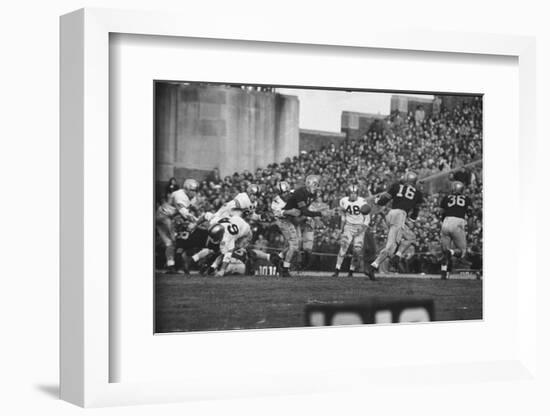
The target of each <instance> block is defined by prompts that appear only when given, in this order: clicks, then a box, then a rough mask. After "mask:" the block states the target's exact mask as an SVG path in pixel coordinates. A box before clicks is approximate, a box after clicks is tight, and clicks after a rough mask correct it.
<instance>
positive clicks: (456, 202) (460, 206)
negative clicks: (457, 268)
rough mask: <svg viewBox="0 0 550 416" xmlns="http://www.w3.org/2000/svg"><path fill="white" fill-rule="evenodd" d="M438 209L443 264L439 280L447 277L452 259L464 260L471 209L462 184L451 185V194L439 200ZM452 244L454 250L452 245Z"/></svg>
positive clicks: (454, 183)
mask: <svg viewBox="0 0 550 416" xmlns="http://www.w3.org/2000/svg"><path fill="white" fill-rule="evenodd" d="M439 208H440V210H441V211H442V218H443V224H442V226H441V249H442V251H443V262H442V263H441V278H442V279H447V278H448V277H449V273H450V271H451V270H450V269H451V266H452V257H453V256H455V257H458V258H464V256H465V255H466V249H467V244H466V215H467V214H468V213H469V212H470V210H471V209H472V200H471V199H470V198H469V197H468V196H466V195H464V184H463V183H462V182H459V181H454V182H452V183H451V193H450V194H449V195H447V196H444V197H443V198H442V199H441V203H440V204H439ZM453 243H454V247H455V248H454V249H453V248H452V244H453Z"/></svg>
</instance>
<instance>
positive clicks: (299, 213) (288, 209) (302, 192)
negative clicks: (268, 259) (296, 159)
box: [278, 175, 328, 277]
mask: <svg viewBox="0 0 550 416" xmlns="http://www.w3.org/2000/svg"><path fill="white" fill-rule="evenodd" d="M319 186H320V179H319V177H318V176H317V175H309V176H308V177H307V178H306V184H305V186H304V187H302V188H298V189H296V190H295V191H294V192H293V193H291V194H290V195H289V196H288V199H287V201H286V205H285V206H284V208H283V210H282V211H283V213H284V216H283V217H282V218H280V219H279V221H278V226H279V229H280V230H281V233H282V234H283V237H284V238H285V240H286V242H287V245H288V248H287V249H286V253H285V254H284V259H283V260H284V261H283V267H282V269H281V276H282V277H290V264H291V261H292V258H293V257H294V254H296V253H297V251H298V249H299V247H300V245H299V244H300V240H299V237H298V231H297V229H296V227H297V226H299V224H300V223H301V222H303V220H304V219H305V218H307V217H321V216H325V215H328V211H322V212H316V211H311V210H310V209H309V205H310V204H311V203H312V202H313V201H314V199H315V196H316V191H317V189H319Z"/></svg>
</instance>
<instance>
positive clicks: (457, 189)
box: [451, 181, 464, 195]
mask: <svg viewBox="0 0 550 416" xmlns="http://www.w3.org/2000/svg"><path fill="white" fill-rule="evenodd" d="M462 192H464V184H463V183H462V182H460V181H453V182H451V193H452V194H455V195H460V194H462Z"/></svg>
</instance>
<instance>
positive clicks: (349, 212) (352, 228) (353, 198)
mask: <svg viewBox="0 0 550 416" xmlns="http://www.w3.org/2000/svg"><path fill="white" fill-rule="evenodd" d="M348 194H349V195H348V196H345V197H344V198H342V199H341V200H340V209H341V215H342V226H341V235H340V251H339V252H338V257H337V258H336V270H335V271H334V274H333V275H332V276H333V277H338V274H339V273H340V268H341V267H342V262H343V261H344V257H345V256H346V253H347V251H348V248H349V246H350V245H351V244H353V257H352V261H351V263H350V267H349V273H348V276H350V277H351V276H353V271H354V270H355V267H356V265H357V264H360V261H361V259H362V255H363V240H364V239H365V231H366V229H367V226H368V225H369V223H370V215H368V214H367V215H364V214H363V212H364V211H363V209H364V208H363V206H365V205H366V204H367V201H366V200H365V199H364V198H361V197H360V196H359V195H358V187H357V185H351V186H350V187H349V188H348Z"/></svg>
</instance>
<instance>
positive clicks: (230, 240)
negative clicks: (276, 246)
mask: <svg viewBox="0 0 550 416" xmlns="http://www.w3.org/2000/svg"><path fill="white" fill-rule="evenodd" d="M218 224H219V225H221V226H222V227H224V230H225V232H224V234H223V238H222V240H221V242H220V256H218V258H217V259H216V260H215V261H214V263H213V264H212V265H211V268H212V269H214V270H217V271H216V277H223V276H224V275H225V274H226V273H227V271H228V267H229V265H230V264H231V262H232V259H237V260H242V259H240V258H239V253H242V252H243V250H245V251H246V253H247V254H250V255H253V256H254V258H258V259H264V260H267V261H272V262H273V264H274V265H278V261H279V258H278V256H275V255H273V258H272V256H271V255H270V254H267V253H264V252H263V251H261V250H248V244H249V243H250V240H252V229H251V228H250V225H249V224H248V223H247V222H246V221H245V220H244V219H243V218H242V217H240V216H236V215H234V216H232V217H226V218H222V219H221V220H220V221H219V222H218ZM275 257H277V258H275Z"/></svg>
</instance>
